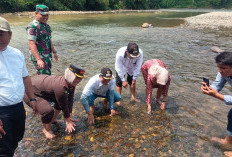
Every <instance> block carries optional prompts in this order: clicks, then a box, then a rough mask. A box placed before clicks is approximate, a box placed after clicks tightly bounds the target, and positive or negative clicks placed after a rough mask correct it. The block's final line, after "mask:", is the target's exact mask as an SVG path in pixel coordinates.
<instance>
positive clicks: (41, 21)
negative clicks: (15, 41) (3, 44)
mask: <svg viewBox="0 0 232 157" xmlns="http://www.w3.org/2000/svg"><path fill="white" fill-rule="evenodd" d="M48 17H49V9H48V7H47V6H46V5H43V4H38V5H36V11H35V19H34V20H33V21H32V22H31V23H30V24H29V25H28V26H27V28H26V30H27V34H28V43H29V49H30V54H31V61H32V62H33V64H34V66H35V68H36V69H37V74H47V75H51V68H52V62H51V60H52V54H53V56H54V58H55V61H58V55H57V52H56V50H55V48H54V46H53V43H52V39H51V38H52V31H51V27H50V26H49V25H48V24H47V21H48Z"/></svg>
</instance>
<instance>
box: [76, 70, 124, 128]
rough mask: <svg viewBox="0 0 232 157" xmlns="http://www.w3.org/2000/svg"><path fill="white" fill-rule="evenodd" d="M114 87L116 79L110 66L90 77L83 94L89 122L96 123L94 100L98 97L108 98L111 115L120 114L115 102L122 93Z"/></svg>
mask: <svg viewBox="0 0 232 157" xmlns="http://www.w3.org/2000/svg"><path fill="white" fill-rule="evenodd" d="M114 88H115V79H114V76H113V75H112V71H111V70H110V69H109V68H103V69H102V70H101V73H100V74H97V75H95V76H93V77H92V78H90V80H89V82H88V83H87V84H86V86H85V88H84V90H83V92H82V95H81V102H82V104H83V106H84V108H85V111H86V112H87V114H88V122H89V124H94V116H93V112H94V100H95V99H96V98H97V97H103V98H107V99H108V101H109V108H110V110H111V116H113V115H115V114H118V112H117V111H115V109H114V102H119V101H120V100H121V95H120V94H118V93H117V92H116V91H115V89H114Z"/></svg>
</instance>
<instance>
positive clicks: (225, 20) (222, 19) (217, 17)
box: [185, 12, 232, 29]
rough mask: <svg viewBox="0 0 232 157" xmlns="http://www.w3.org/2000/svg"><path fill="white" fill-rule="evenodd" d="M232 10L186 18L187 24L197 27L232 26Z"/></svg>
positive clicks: (218, 27) (217, 27)
mask: <svg viewBox="0 0 232 157" xmlns="http://www.w3.org/2000/svg"><path fill="white" fill-rule="evenodd" d="M231 19H232V12H210V13H205V14H201V15H197V16H193V17H188V18H185V22H186V23H185V25H186V26H188V27H192V28H195V29H203V28H210V29H220V28H232V22H231Z"/></svg>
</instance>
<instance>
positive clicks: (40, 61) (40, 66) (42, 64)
mask: <svg viewBox="0 0 232 157" xmlns="http://www.w3.org/2000/svg"><path fill="white" fill-rule="evenodd" d="M37 65H38V66H39V68H40V69H43V68H44V62H43V60H42V59H39V60H37Z"/></svg>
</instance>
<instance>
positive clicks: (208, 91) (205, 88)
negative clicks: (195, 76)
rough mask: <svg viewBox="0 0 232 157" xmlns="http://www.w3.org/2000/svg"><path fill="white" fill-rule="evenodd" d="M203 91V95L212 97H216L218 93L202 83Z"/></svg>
mask: <svg viewBox="0 0 232 157" xmlns="http://www.w3.org/2000/svg"><path fill="white" fill-rule="evenodd" d="M201 91H202V93H204V94H207V95H210V96H216V94H217V93H218V92H217V91H216V90H214V89H213V88H211V87H208V86H207V85H206V83H205V82H202V83H201Z"/></svg>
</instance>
